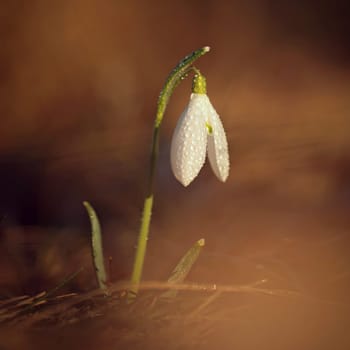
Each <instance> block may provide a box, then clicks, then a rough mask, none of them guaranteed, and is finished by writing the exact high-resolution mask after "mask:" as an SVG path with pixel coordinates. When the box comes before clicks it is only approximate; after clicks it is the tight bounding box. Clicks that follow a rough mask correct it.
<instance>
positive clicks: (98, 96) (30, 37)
mask: <svg viewBox="0 0 350 350" xmlns="http://www.w3.org/2000/svg"><path fill="white" fill-rule="evenodd" d="M347 10H348V4H347V2H346V1H343V2H341V1H338V2H333V1H324V2H318V3H317V2H313V1H303V2H289V1H277V0H263V1H258V0H255V1H248V2H243V1H231V2H225V1H210V0H208V1H197V0H195V1H177V2H167V1H149V2H146V1H128V2H124V1H103V2H102V1H97V0H89V1H86V0H84V1H82V0H73V1H72V0H71V1H66V0H62V1H53V2H52V1H50V2H49V1H43V0H42V1H40V0H36V1H2V2H1V4H0V16H1V17H0V19H1V21H0V23H1V24H0V33H1V34H0V35H1V47H0V113H1V129H0V189H1V191H0V220H1V221H0V234H1V248H0V249H1V259H2V260H3V261H2V262H1V271H0V285H1V288H0V291H1V293H0V296H2V297H5V296H11V295H16V294H20V293H34V292H39V291H41V290H43V289H49V288H52V287H54V286H55V285H56V284H57V283H58V282H59V281H60V280H61V279H62V278H63V277H64V276H65V275H67V274H69V273H71V272H74V271H75V270H77V269H78V268H79V267H80V266H82V265H86V264H87V266H89V268H88V273H86V276H81V277H79V278H78V279H77V281H76V282H73V284H72V288H73V289H74V288H75V289H77V290H86V289H90V288H93V287H94V286H95V281H94V277H93V273H92V269H91V261H90V251H89V223H88V218H87V215H86V213H85V211H84V208H83V206H82V201H83V200H89V201H90V202H91V203H92V204H93V205H94V207H95V209H96V210H97V212H98V214H99V215H100V218H101V221H102V226H103V230H104V239H105V244H106V255H107V256H112V258H113V263H112V267H111V275H112V279H113V280H118V279H121V278H128V276H129V273H130V266H131V263H132V258H133V254H134V249H133V247H134V245H135V239H136V236H137V230H138V225H139V218H140V212H141V209H142V201H143V194H144V188H145V182H146V180H145V179H146V174H147V171H148V157H149V148H150V140H151V134H152V125H153V120H154V112H155V109H156V101H157V97H158V94H159V91H160V89H161V87H162V85H163V83H164V81H165V78H166V76H167V74H168V73H169V72H170V70H171V69H172V68H173V67H174V66H175V64H176V63H177V62H178V61H179V59H180V58H182V57H183V56H185V55H186V54H188V53H189V52H191V51H193V50H194V49H197V48H199V47H201V46H204V45H209V46H211V48H212V50H211V52H210V53H209V54H207V55H206V56H205V57H203V58H202V59H200V60H199V62H198V64H197V66H198V67H199V68H200V69H201V70H202V72H203V73H204V74H205V75H206V77H207V81H208V93H209V96H210V98H211V101H212V102H213V104H214V106H215V108H216V109H217V111H218V112H219V114H220V115H221V117H222V120H223V123H224V125H225V128H226V131H227V136H228V140H229V146H230V155H231V174H230V177H229V179H228V181H227V183H226V184H221V183H219V182H218V181H217V180H216V179H215V178H214V175H213V173H212V172H211V170H210V168H209V166H208V164H207V165H206V166H205V167H204V168H203V170H202V172H201V173H200V176H199V177H198V179H196V181H195V182H194V183H193V184H192V185H191V186H190V187H189V188H187V189H184V188H182V187H181V185H180V184H178V183H177V182H176V180H175V179H174V177H173V176H172V174H171V172H170V166H169V144H170V140H171V134H172V130H173V128H174V126H175V124H176V121H177V118H178V116H179V114H180V113H181V111H182V110H183V108H184V107H185V105H186V103H187V102H188V98H189V93H190V84H191V82H190V79H189V80H188V81H186V82H185V83H183V84H182V85H181V86H180V87H179V88H178V89H177V90H176V92H175V94H174V96H173V97H172V100H171V102H170V105H169V108H168V110H167V114H166V117H165V120H164V124H163V126H162V135H161V144H160V161H159V166H158V169H157V186H156V192H157V193H156V201H155V210H154V215H153V222H152V228H151V239H150V246H149V249H150V250H149V254H148V256H147V262H146V271H145V276H146V277H149V278H156V279H163V278H165V277H166V276H167V274H168V273H169V272H170V271H171V269H172V267H173V266H174V264H175V263H176V261H177V259H178V258H179V257H180V256H181V254H182V253H183V252H184V251H185V250H186V249H187V248H188V247H189V246H190V245H191V244H192V243H193V242H194V241H195V240H197V239H199V238H201V237H204V238H206V240H207V247H206V253H205V254H207V255H205V254H203V257H202V260H201V263H200V262H198V265H197V267H196V270H195V271H193V278H194V279H197V280H201V281H212V280H213V279H215V280H216V281H217V282H221V283H235V282H249V281H252V280H254V279H255V278H257V276H259V278H260V277H263V278H265V277H266V276H265V275H264V274H266V270H264V269H263V270H262V272H261V266H263V267H264V266H265V265H264V263H263V262H262V261H261V260H259V257H261V256H265V257H266V255H269V256H271V254H272V255H273V254H277V256H278V259H282V257H283V256H286V255H285V254H286V250H287V251H288V252H289V253H290V254H291V256H288V255H287V256H286V257H285V259H286V261H284V263H286V264H290V265H292V266H293V268H294V269H296V270H295V271H294V272H293V274H294V275H295V276H294V277H293V278H294V280H293V281H294V282H295V284H298V285H299V286H300V285H303V288H306V289H308V290H309V289H310V288H311V289H312V290H313V289H314V290H319V287H320V285H322V283H323V282H322V281H324V279H325V278H326V277H327V278H326V279H327V281H328V280H332V276H338V274H340V275H341V276H343V275H344V274H345V277H344V276H343V277H341V278H340V281H341V283H343V285H342V288H338V287H339V286H337V285H336V286H335V287H334V284H333V285H332V288H333V287H334V290H333V289H332V288H330V295H332V296H333V297H339V295H338V294H339V293H340V294H342V293H343V292H339V290H343V291H344V286H345V285H346V286H348V279H349V276H348V274H347V272H346V271H347V267H348V266H349V259H350V258H349V257H348V253H347V250H346V249H345V248H344V242H346V243H348V242H349V235H348V229H349V223H350V221H349V219H348V210H349V207H350V163H349V161H350V138H349V130H350V129H349V128H350V118H349V110H350V99H349V93H350V80H349V78H350V70H349V69H350V64H349V58H350V45H349V42H348V36H347V34H348V31H349V21H348V11H347ZM324 242H331V243H324ZM334 242H335V243H334ZM318 244H321V245H322V244H323V245H322V247H323V248H322V249H324V250H321V251H320V250H318V248H317V249H316V248H315V245H316V246H317V247H319V246H318ZM310 246H311V248H310ZM252 256H253V257H255V258H254V259H258V262H257V261H256V260H254V263H253V265H249V266H250V267H249V268H248V267H247V266H248V265H247V264H246V262H247V260H240V259H241V258H242V257H244V259H247V257H252ZM223 257H229V258H230V261H231V263H232V264H233V267H232V275H231V274H228V273H227V261H226V260H225V259H226V258H223ZM222 259H224V260H222ZM232 259H238V260H234V262H232ZM249 259H250V258H249ZM293 259H294V260H293ZM282 260H283V259H282ZM244 261H245V262H244ZM279 261H281V260H279ZM250 263H251V262H250ZM265 263H266V261H265ZM259 264H260V265H259ZM258 265H259V266H260V267H257V266H258ZM259 268H260V270H259ZM257 269H258V270H259V271H258V272H257ZM298 269H299V270H298ZM282 270H283V269H282ZM283 273H284V270H283V271H282V274H283ZM264 276H265V277H264ZM315 276H318V277H315ZM325 276H326V277H325ZM344 278H345V279H344ZM291 279H292V277H291V275H288V276H285V277H284V280H283V282H281V280H279V279H277V280H274V283H275V284H276V285H278V286H282V287H285V286H287V285H288V286H290V285H293V286H294V287H295V284H293V283H294V282H291ZM336 279H337V280H339V278H338V277H336ZM286 281H287V282H286ZM296 281H298V282H296ZM301 281H302V282H301ZM74 283H76V284H74ZM337 283H338V282H337ZM345 290H346V289H345ZM338 292H339V293H338ZM345 294H346V293H345V292H344V295H345Z"/></svg>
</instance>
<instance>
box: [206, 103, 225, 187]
mask: <svg viewBox="0 0 350 350" xmlns="http://www.w3.org/2000/svg"><path fill="white" fill-rule="evenodd" d="M208 103H209V104H210V107H209V108H210V110H211V112H210V114H209V118H208V123H209V124H210V126H211V127H212V133H211V134H209V135H208V158H209V162H210V165H211V167H212V169H213V171H214V173H215V175H216V176H217V178H218V179H219V180H221V181H223V182H224V181H226V179H227V177H228V174H229V170H230V160H229V153H228V145H227V139H226V134H225V130H224V127H223V125H222V123H221V120H220V117H219V115H218V114H217V113H216V111H215V109H214V107H213V106H212V105H211V103H210V101H209V99H208Z"/></svg>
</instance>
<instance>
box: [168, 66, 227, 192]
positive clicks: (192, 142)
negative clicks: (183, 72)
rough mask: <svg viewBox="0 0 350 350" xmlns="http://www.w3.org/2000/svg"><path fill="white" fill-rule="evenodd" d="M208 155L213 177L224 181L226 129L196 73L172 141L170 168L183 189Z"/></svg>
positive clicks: (202, 81)
mask: <svg viewBox="0 0 350 350" xmlns="http://www.w3.org/2000/svg"><path fill="white" fill-rule="evenodd" d="M207 152H208V158H209V163H210V165H211V168H212V169H213V171H214V174H215V175H216V176H217V178H218V179H219V180H221V181H223V182H224V181H226V179H227V177H228V174H229V168H230V164H229V154H228V146H227V140H226V134H225V130H224V128H223V126H222V123H221V120H220V118H219V115H218V114H217V113H216V111H215V109H214V107H213V106H212V104H211V102H210V100H209V98H208V96H207V95H206V82H205V78H204V77H203V76H202V75H201V74H200V73H199V72H197V74H196V75H195V78H194V80H193V88H192V94H191V98H190V102H189V104H188V106H187V108H186V109H185V110H184V112H183V113H182V115H181V117H180V119H179V121H178V123H177V126H176V129H175V131H174V134H173V138H172V142H171V154H170V160H171V168H172V171H173V173H174V175H175V177H176V178H177V179H178V180H179V181H180V182H181V183H182V184H183V185H184V186H188V185H189V184H190V183H191V182H192V181H193V180H194V179H195V177H196V176H197V175H198V173H199V171H200V170H201V168H202V166H203V165H204V162H205V158H206V155H207Z"/></svg>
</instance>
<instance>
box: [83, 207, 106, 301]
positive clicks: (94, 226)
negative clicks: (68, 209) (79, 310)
mask: <svg viewBox="0 0 350 350" xmlns="http://www.w3.org/2000/svg"><path fill="white" fill-rule="evenodd" d="M83 204H84V206H85V208H86V210H87V212H88V214H89V218H90V222H91V246H92V258H93V262H94V267H95V272H96V278H97V282H98V285H99V287H100V288H101V289H102V290H103V292H104V293H105V294H106V295H108V294H109V293H108V289H107V284H106V280H107V278H106V270H105V265H104V257H103V246H102V237H101V226H100V222H99V220H98V217H97V214H96V212H95V210H94V208H93V207H92V206H91V205H90V203H89V202H83Z"/></svg>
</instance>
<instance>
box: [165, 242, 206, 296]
mask: <svg viewBox="0 0 350 350" xmlns="http://www.w3.org/2000/svg"><path fill="white" fill-rule="evenodd" d="M204 245H205V240H204V238H202V239H200V240H198V241H197V242H196V243H195V244H194V245H193V247H192V248H191V249H190V250H189V251H188V252H187V253H186V254H185V255H184V256H183V257H182V259H181V260H180V261H179V263H178V264H177V265H176V267H175V269H174V270H173V272H172V273H171V275H170V277H169V279H168V283H172V284H176V283H182V282H183V281H184V280H185V278H186V277H187V275H188V274H189V272H190V270H191V268H192V266H193V264H194V263H195V262H196V260H197V259H198V256H199V253H200V252H201V250H202V248H203V247H204ZM176 294H177V290H169V291H166V292H165V293H163V294H162V295H161V297H162V298H164V297H165V298H173V297H175V296H176Z"/></svg>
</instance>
